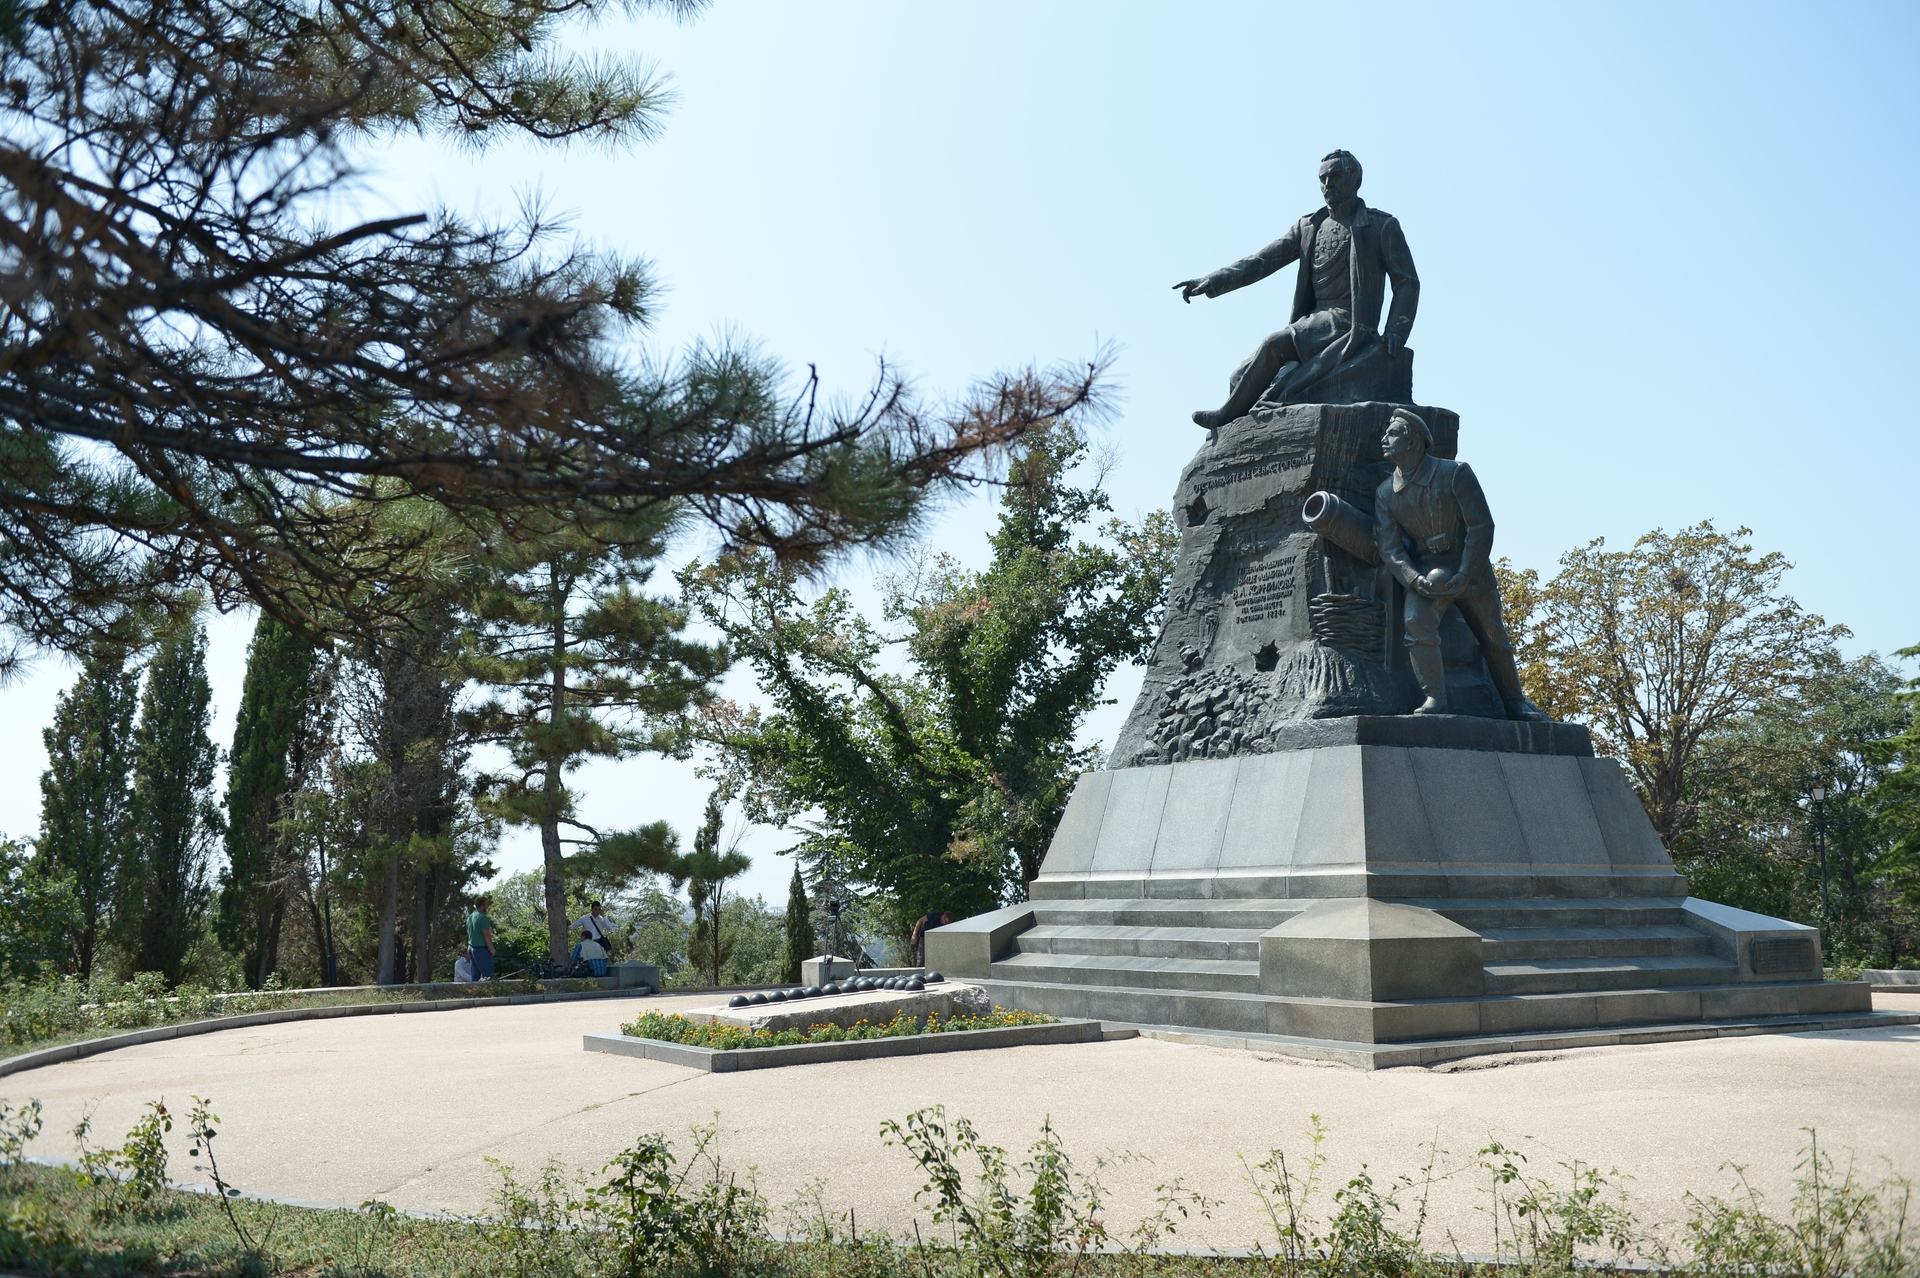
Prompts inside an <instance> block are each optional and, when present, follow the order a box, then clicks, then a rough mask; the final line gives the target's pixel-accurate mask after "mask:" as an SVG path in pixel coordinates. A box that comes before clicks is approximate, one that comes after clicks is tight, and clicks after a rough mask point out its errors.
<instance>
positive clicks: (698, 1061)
mask: <svg viewBox="0 0 1920 1278" xmlns="http://www.w3.org/2000/svg"><path fill="white" fill-rule="evenodd" d="M1104 1037H1105V1034H1104V1033H1103V1032H1102V1029H1101V1025H1100V1022H1099V1021H1083V1020H1059V1021H1054V1022H1051V1023H1050V1024H1046V1025H1005V1026H1001V1027H999V1028H997V1029H980V1030H944V1031H942V1032H940V1033H938V1034H904V1035H901V1036H899V1037H897V1038H853V1039H841V1040H840V1041H839V1042H837V1043H794V1044H791V1045H789V1046H786V1047H732V1048H712V1047H694V1046H692V1045H691V1044H688V1043H670V1042H668V1041H667V1040H665V1039H662V1038H631V1037H629V1036H627V1035H625V1034H586V1035H583V1036H582V1038H581V1043H580V1046H581V1047H582V1049H584V1050H586V1051H589V1052H608V1053H611V1054H612V1055H615V1056H637V1057H642V1058H644V1059H646V1060H650V1061H659V1062H661V1063H662V1064H666V1065H683V1066H685V1067H686V1068H688V1069H703V1070H709V1071H711V1072H712V1073H715V1074H727V1073H732V1072H733V1071H735V1070H742V1069H776V1068H778V1067H780V1066H782V1065H817V1064H820V1063H822V1062H825V1061H866V1060H877V1059H881V1058H886V1057H893V1056H926V1055H930V1054H932V1053H934V1052H977V1051H981V1050H983V1049H985V1048H990V1047H1024V1046H1027V1045H1029V1044H1034V1043H1098V1042H1100V1041H1101V1040H1102V1039H1103V1038H1104Z"/></svg>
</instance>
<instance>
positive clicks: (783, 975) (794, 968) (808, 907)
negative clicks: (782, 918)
mask: <svg viewBox="0 0 1920 1278" xmlns="http://www.w3.org/2000/svg"><path fill="white" fill-rule="evenodd" d="M786 923H787V928H786V948H785V950H784V951H782V954H783V958H782V966H781V970H780V979H781V980H783V981H785V982H787V983H788V984H789V985H792V984H795V983H797V982H798V981H799V980H800V965H801V964H802V963H804V962H806V961H807V960H808V959H810V958H813V957H814V956H816V955H817V954H819V952H820V943H819V941H818V940H816V939H815V937H814V935H813V904H812V902H810V901H808V900H807V882H806V880H805V879H803V878H801V877H800V866H799V864H798V863H796V864H795V865H794V867H793V883H792V885H791V886H789V887H788V888H787V919H786Z"/></svg>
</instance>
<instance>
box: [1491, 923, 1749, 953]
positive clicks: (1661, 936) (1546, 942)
mask: <svg viewBox="0 0 1920 1278" xmlns="http://www.w3.org/2000/svg"><path fill="white" fill-rule="evenodd" d="M1480 938H1481V942H1482V947H1481V953H1482V955H1483V956H1484V957H1485V960H1486V961H1487V962H1489V963H1509V962H1518V961H1521V960H1525V959H1570V958H1654V957H1665V958H1670V957H1674V956H1677V955H1711V954H1713V953H1714V947H1713V938H1712V937H1710V936H1708V935H1707V934H1706V933H1704V932H1696V931H1694V930H1693V929H1692V928H1690V927H1687V926H1685V925H1683V924H1679V923H1661V924H1655V925H1653V926H1648V927H1495V928H1486V929H1483V930H1482V931H1481V933H1480Z"/></svg>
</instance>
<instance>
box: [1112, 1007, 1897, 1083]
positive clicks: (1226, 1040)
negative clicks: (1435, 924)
mask: <svg viewBox="0 0 1920 1278" xmlns="http://www.w3.org/2000/svg"><path fill="white" fill-rule="evenodd" d="M1898 1025H1920V1012H1840V1013H1835V1014H1832V1015H1824V1016H1823V1015H1813V1016H1764V1017H1753V1018H1749V1019H1746V1020H1733V1021H1718V1022H1704V1021H1692V1022H1684V1023H1681V1024H1675V1025H1636V1026H1633V1027H1631V1028H1627V1029H1617V1030H1561V1031H1545V1032H1541V1033H1537V1034H1490V1035H1482V1036H1478V1037H1474V1038H1458V1039H1437V1040H1433V1041H1430V1042H1424V1043H1342V1042H1337V1041H1335V1040H1332V1039H1321V1038H1295V1037H1292V1036H1290V1035H1285V1034H1227V1033H1220V1032H1216V1031H1212V1030H1196V1029H1185V1028H1181V1027H1179V1026H1174V1025H1134V1024H1126V1023H1124V1022H1116V1021H1107V1022H1105V1023H1104V1024H1103V1028H1104V1030H1105V1032H1106V1034H1107V1035H1108V1036H1109V1037H1111V1036H1114V1035H1116V1034H1121V1033H1126V1032H1127V1031H1132V1032H1133V1033H1134V1034H1136V1035H1138V1036H1139V1037H1141V1038H1157V1039H1161V1040H1164V1041H1166V1042H1170V1043H1190V1044H1193V1045H1194V1046H1196V1047H1224V1048H1230V1049H1233V1050H1236V1051H1248V1052H1263V1053H1265V1054H1267V1055H1269V1056H1290V1057H1293V1058H1294V1059H1296V1060H1309V1061H1327V1062H1329V1063H1332V1064H1336V1065H1348V1066H1352V1067H1353V1068H1355V1069H1368V1070H1372V1069H1399V1068H1403V1067H1406V1066H1417V1067H1423V1068H1429V1069H1430V1068H1433V1067H1435V1066H1439V1067H1442V1068H1445V1067H1446V1066H1447V1065H1448V1064H1449V1063H1451V1062H1455V1061H1466V1060H1471V1059H1473V1058H1475V1057H1485V1056H1504V1057H1508V1058H1509V1059H1512V1060H1516V1061H1517V1060H1525V1059H1533V1060H1540V1059H1553V1058H1554V1057H1557V1056H1558V1055H1560V1054H1561V1053H1563V1052H1569V1051H1576V1050H1579V1049H1581V1048H1587V1047H1634V1046H1644V1045H1647V1044H1652V1043H1684V1042H1689V1041H1694V1040H1699V1039H1706V1038H1751V1037H1752V1036H1754V1035H1756V1034H1820V1033H1830V1032H1833V1031H1836V1030H1862V1029H1887V1028H1891V1027H1893V1026H1898Z"/></svg>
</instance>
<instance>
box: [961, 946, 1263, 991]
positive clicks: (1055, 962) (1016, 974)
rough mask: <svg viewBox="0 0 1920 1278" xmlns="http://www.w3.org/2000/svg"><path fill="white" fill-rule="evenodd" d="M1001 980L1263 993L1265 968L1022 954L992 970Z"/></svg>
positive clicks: (1230, 962) (1220, 961) (1225, 961)
mask: <svg viewBox="0 0 1920 1278" xmlns="http://www.w3.org/2000/svg"><path fill="white" fill-rule="evenodd" d="M990 976H991V977H992V978H995V979H999V980H1010V981H1036V982H1048V983H1057V984H1066V985H1103V986H1113V987H1119V988H1133V989H1148V990H1201V991H1209V992H1225V993H1240V994H1258V993H1259V992H1260V964H1259V962H1258V961H1257V960H1256V961H1254V962H1244V961H1236V960H1231V959H1189V958H1126V957H1121V956H1115V955H1088V954H1037V953H1026V952H1024V951H1023V952H1019V953H1014V954H1010V955H1008V956H1007V957H1006V958H1003V959H1000V960H998V961H996V962H995V963H994V964H993V967H992V970H991V973H990Z"/></svg>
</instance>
